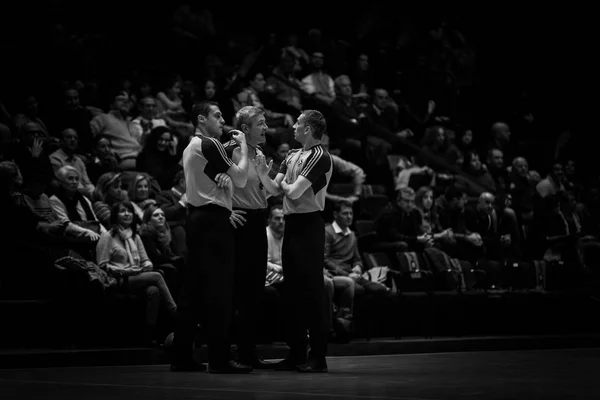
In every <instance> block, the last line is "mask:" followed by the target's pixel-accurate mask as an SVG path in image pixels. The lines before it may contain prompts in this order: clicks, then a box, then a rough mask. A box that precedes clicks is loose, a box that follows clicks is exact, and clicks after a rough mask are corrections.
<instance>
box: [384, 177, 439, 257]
mask: <svg viewBox="0 0 600 400" xmlns="http://www.w3.org/2000/svg"><path fill="white" fill-rule="evenodd" d="M422 225H423V217H422V216H421V213H420V212H419V210H417V209H416V208H415V191H414V190H413V189H411V188H409V187H406V188H403V189H400V190H399V191H398V196H397V198H396V201H395V202H392V203H390V204H389V205H388V206H387V207H386V208H385V209H384V210H383V211H382V212H381V214H380V215H379V216H378V217H377V219H376V220H375V230H376V232H377V236H378V237H379V238H380V239H381V240H382V241H384V242H388V243H401V244H400V245H399V247H400V248H404V249H407V250H408V251H423V250H424V249H425V248H427V247H431V246H432V245H433V239H432V238H431V237H430V236H429V235H425V234H423V233H421V226H422Z"/></svg>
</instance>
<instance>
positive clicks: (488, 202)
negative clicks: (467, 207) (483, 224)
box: [477, 193, 496, 214]
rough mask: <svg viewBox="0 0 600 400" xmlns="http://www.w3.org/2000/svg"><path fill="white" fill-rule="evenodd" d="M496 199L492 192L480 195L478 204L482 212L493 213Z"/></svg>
mask: <svg viewBox="0 0 600 400" xmlns="http://www.w3.org/2000/svg"><path fill="white" fill-rule="evenodd" d="M495 200H496V199H495V198H494V195H492V194H491V193H483V194H482V195H481V196H479V202H478V204H477V206H478V208H479V210H481V211H482V212H484V213H486V214H491V213H492V211H493V210H494V201H495Z"/></svg>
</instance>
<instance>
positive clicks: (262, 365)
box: [238, 357, 275, 369]
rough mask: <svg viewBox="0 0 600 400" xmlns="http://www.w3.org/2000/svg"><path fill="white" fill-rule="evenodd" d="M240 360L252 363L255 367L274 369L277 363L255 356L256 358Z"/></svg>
mask: <svg viewBox="0 0 600 400" xmlns="http://www.w3.org/2000/svg"><path fill="white" fill-rule="evenodd" d="M238 362H239V363H240V364H243V365H251V366H252V368H254V369H273V366H274V365H275V363H272V362H269V361H265V360H263V359H262V358H260V357H254V359H246V358H240V359H239V361H238Z"/></svg>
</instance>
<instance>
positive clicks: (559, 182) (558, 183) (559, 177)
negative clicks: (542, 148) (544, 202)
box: [535, 163, 565, 199]
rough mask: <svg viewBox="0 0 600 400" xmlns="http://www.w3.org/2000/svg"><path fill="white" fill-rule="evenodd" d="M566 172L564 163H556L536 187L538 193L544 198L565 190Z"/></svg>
mask: <svg viewBox="0 0 600 400" xmlns="http://www.w3.org/2000/svg"><path fill="white" fill-rule="evenodd" d="M564 179H565V173H564V169H563V166H562V164H559V163H556V164H554V165H553V166H552V170H551V171H550V173H549V174H548V176H546V178H544V179H542V180H541V181H540V182H539V183H538V184H537V186H536V187H535V189H536V191H537V193H538V195H539V196H540V197H541V198H542V199H543V198H546V197H548V196H552V195H555V194H557V193H560V192H564V191H565V185H564Z"/></svg>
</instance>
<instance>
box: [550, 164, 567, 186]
mask: <svg viewBox="0 0 600 400" xmlns="http://www.w3.org/2000/svg"><path fill="white" fill-rule="evenodd" d="M551 174H552V175H553V176H554V178H555V179H556V180H557V181H558V182H561V181H562V180H564V179H565V170H564V168H563V165H562V164H559V163H556V164H554V165H553V166H552V172H551Z"/></svg>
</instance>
